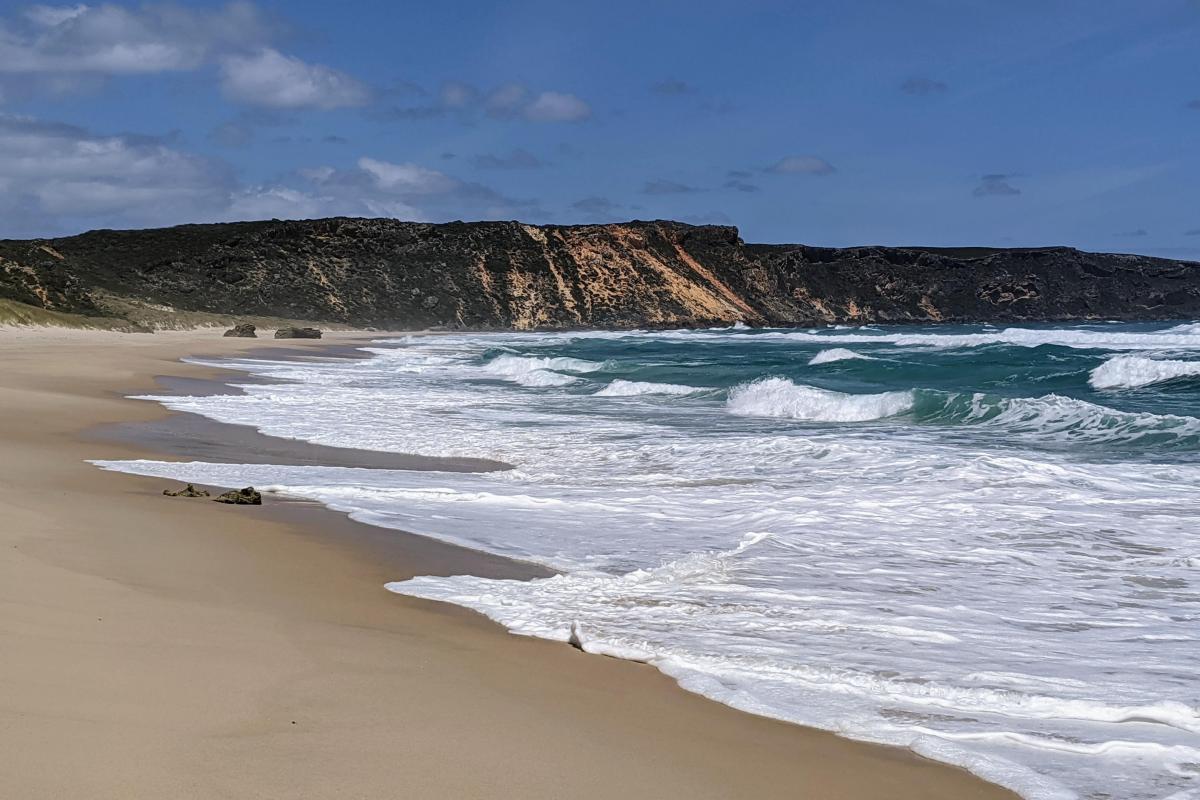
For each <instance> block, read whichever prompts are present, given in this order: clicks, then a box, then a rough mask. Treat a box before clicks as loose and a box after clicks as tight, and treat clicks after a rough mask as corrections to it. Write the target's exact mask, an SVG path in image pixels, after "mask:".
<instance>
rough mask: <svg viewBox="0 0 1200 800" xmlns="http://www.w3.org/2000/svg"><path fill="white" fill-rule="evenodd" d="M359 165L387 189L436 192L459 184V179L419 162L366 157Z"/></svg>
mask: <svg viewBox="0 0 1200 800" xmlns="http://www.w3.org/2000/svg"><path fill="white" fill-rule="evenodd" d="M358 167H359V169H361V170H363V171H364V172H366V173H367V174H368V175H370V176H371V178H372V179H373V181H374V183H375V185H376V186H377V187H378V188H380V189H384V190H387V191H393V192H405V193H412V194H436V193H440V192H448V191H451V190H453V189H454V188H455V187H457V186H458V181H456V180H455V179H454V178H451V177H450V176H449V175H446V174H445V173H442V172H438V171H437V170H435V169H428V168H426V167H422V166H420V165H418V164H412V163H406V164H393V163H391V162H389V161H377V160H376V159H373V158H365V157H364V158H360V159H359V160H358Z"/></svg>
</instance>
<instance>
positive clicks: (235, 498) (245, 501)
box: [213, 486, 262, 506]
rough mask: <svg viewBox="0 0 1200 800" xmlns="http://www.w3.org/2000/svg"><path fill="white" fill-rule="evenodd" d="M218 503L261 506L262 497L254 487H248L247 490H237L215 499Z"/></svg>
mask: <svg viewBox="0 0 1200 800" xmlns="http://www.w3.org/2000/svg"><path fill="white" fill-rule="evenodd" d="M213 500H214V501H216V502H218V503H228V504H229V505H232V506H261V505H262V495H261V494H260V493H259V492H258V491H256V490H255V488H254V487H253V486H247V487H246V488H245V489H235V490H233V491H232V492H225V493H224V494H219V495H217V496H216V497H214V498H213Z"/></svg>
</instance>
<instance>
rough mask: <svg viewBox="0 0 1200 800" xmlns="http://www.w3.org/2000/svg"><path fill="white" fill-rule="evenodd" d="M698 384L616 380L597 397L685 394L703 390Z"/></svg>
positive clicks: (597, 394) (597, 393)
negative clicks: (685, 384)
mask: <svg viewBox="0 0 1200 800" xmlns="http://www.w3.org/2000/svg"><path fill="white" fill-rule="evenodd" d="M702 391H704V389H701V388H699V387H696V386H683V385H681V384H678V383H649V382H646V381H625V380H620V379H618V380H615V381H613V382H612V383H610V384H608V385H607V386H605V387H604V388H603V389H601V390H600V391H598V392H596V396H597V397H635V396H637V395H643V394H673V395H685V394H695V393H696V392H702Z"/></svg>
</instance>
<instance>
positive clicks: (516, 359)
mask: <svg viewBox="0 0 1200 800" xmlns="http://www.w3.org/2000/svg"><path fill="white" fill-rule="evenodd" d="M603 366H604V365H603V364H598V363H596V362H595V361H584V360H583V359H580V358H537V357H534V356H497V357H496V358H493V359H492V360H491V361H489V362H488V363H486V364H484V365H483V371H484V373H486V374H488V375H491V376H494V377H497V378H500V379H501V380H506V381H512V382H513V383H519V384H521V385H522V386H566V385H567V384H571V383H575V381H577V380H579V379H578V378H577V377H575V376H574V375H564V374H562V373H563V372H564V371H565V372H595V371H596V370H598V369H600V368H601V367H603Z"/></svg>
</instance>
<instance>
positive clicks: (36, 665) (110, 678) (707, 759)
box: [0, 329, 1014, 800]
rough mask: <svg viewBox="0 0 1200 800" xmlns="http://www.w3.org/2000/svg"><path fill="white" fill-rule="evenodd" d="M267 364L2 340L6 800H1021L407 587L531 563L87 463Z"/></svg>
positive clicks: (238, 343) (101, 335)
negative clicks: (175, 488) (229, 368)
mask: <svg viewBox="0 0 1200 800" xmlns="http://www.w3.org/2000/svg"><path fill="white" fill-rule="evenodd" d="M329 338H331V339H332V340H333V342H332V344H334V345H335V346H336V345H338V344H341V345H346V344H354V343H355V342H356V341H357V340H356V339H355V335H354V334H334V335H333V336H331V337H329ZM275 345H276V346H282V347H286V348H288V349H289V350H292V351H294V352H295V354H297V355H305V354H308V355H318V354H321V353H323V352H325V351H326V350H325V349H326V348H328V347H329V346H330V342H329V340H328V339H327V340H326V341H325V342H323V343H322V342H313V341H304V340H297V341H287V342H285V343H282V344H281V343H275ZM256 346H261V343H256V342H255V341H253V340H239V339H223V338H221V337H220V335H219V333H218V332H214V331H211V330H209V331H195V332H174V333H158V334H154V335H145V334H119V333H105V332H96V331H66V330H53V331H51V330H29V329H26V330H15V329H4V330H0V364H2V365H3V369H0V411H2V413H0V441H2V442H3V445H2V447H0V508H2V513H3V520H4V521H3V524H0V553H3V557H0V752H2V753H3V754H4V757H3V762H2V763H0V796H3V797H13V798H18V797H19V798H30V799H34V798H58V797H81V798H123V799H124V798H142V797H147V798H150V797H154V798H159V797H170V798H191V797H195V798H219V797H229V798H254V797H262V798H276V797H294V798H333V797H338V798H360V797H361V798H366V797H371V798H378V797H413V798H424V797H430V798H443V797H445V798H503V797H522V798H565V797H572V798H593V797H594V798H600V797H633V798H636V797H688V798H731V797H761V798H770V797H780V798H783V797H800V798H846V799H847V800H849V799H850V798H855V799H866V798H893V799H895V800H907V799H909V798H911V800H917V798H921V799H922V800H931V799H936V798H946V799H947V800H950V799H951V798H953V800H969V799H970V798H980V799H985V798H1012V797H1014V795H1012V794H1011V793H1009V792H1007V791H1005V790H1003V789H999V788H997V787H994V786H991V785H989V784H987V783H985V782H983V781H982V780H980V779H978V778H976V777H974V776H972V775H970V774H968V773H967V772H965V771H963V770H960V769H957V768H954V767H949V766H945V765H942V764H937V763H934V762H931V761H928V760H925V759H923V758H921V757H919V756H916V755H914V754H912V753H909V752H907V751H903V750H900V749H895V748H889V747H881V746H875V745H869V744H863V743H858V742H852V741H848V740H844V739H840V738H838V737H836V736H834V735H832V734H829V733H825V732H821V731H814V730H810V729H806V728H802V727H799V726H794V725H789V724H785V723H781V722H777V721H773V720H768V719H764V718H760V717H754V716H750V715H747V714H743V713H741V712H738V711H735V710H733V709H731V708H728V707H726V706H722V705H719V704H717V703H714V702H711V701H709V700H706V699H704V698H702V697H699V696H697V695H693V694H689V693H687V692H685V691H683V690H682V689H680V688H679V687H678V686H677V685H676V684H675V683H674V681H672V680H671V679H670V678H668V677H666V676H664V675H662V674H660V673H659V672H657V671H656V670H654V669H653V668H651V667H649V666H647V665H642V664H635V663H631V662H627V661H619V660H616V659H609V658H604V657H599V656H589V655H585V654H583V653H580V652H578V651H576V650H574V649H572V648H570V647H568V646H565V645H563V644H560V643H553V642H548V641H543V640H536V639H530V638H524V637H516V636H511V635H509V634H507V633H506V632H505V631H504V630H503V629H502V628H500V627H499V626H497V625H494V624H492V623H490V622H488V621H487V620H485V619H484V618H483V617H481V616H478V615H475V614H473V613H471V612H468V611H465V610H463V609H460V608H457V607H452V606H448V605H443V604H438V603H432V602H428V601H422V600H416V599H412V598H404V597H399V596H397V595H394V594H391V593H389V592H387V591H386V590H385V589H384V584H385V583H386V582H387V581H392V580H397V579H403V578H405V577H410V576H413V575H421V574H435V575H439V574H440V575H449V574H461V573H470V574H478V575H485V576H493V577H530V576H534V575H537V574H540V568H537V567H534V566H532V565H527V564H521V563H518V562H511V561H506V560H504V559H500V558H496V557H492V556H488V555H484V554H480V553H476V552H473V551H467V550H463V549H460V548H456V547H453V546H451V545H446V544H441V543H438V542H435V541H432V540H428V539H424V538H421V537H416V536H410V535H405V534H399V533H397V532H395V531H384V530H380V529H375V528H371V527H368V526H365V525H360V524H358V523H355V522H352V521H350V520H348V519H346V518H345V517H343V516H342V515H340V514H337V513H334V512H331V511H328V510H326V509H324V508H322V507H319V506H316V505H312V504H308V503H301V502H292V501H283V500H280V499H279V498H273V497H268V498H267V501H266V505H264V506H262V507H253V508H241V507H227V506H222V505H220V504H217V503H211V502H207V501H205V500H202V499H182V498H165V497H163V496H162V494H161V492H162V489H163V488H165V487H166V485H167V484H166V483H165V482H164V481H162V480H157V479H148V478H139V477H133V476H129V475H122V474H117V473H109V472H103V471H101V470H98V469H96V468H95V467H93V466H91V465H89V464H87V463H86V461H85V460H86V459H108V458H140V457H161V456H162V452H161V451H155V450H150V449H146V448H145V447H140V446H137V445H135V444H132V443H127V442H126V443H123V442H121V441H114V440H113V439H112V438H111V437H101V436H98V435H96V434H95V433H94V430H95V428H96V426H99V425H111V424H112V423H123V424H124V423H133V422H140V421H151V420H162V419H163V418H165V417H167V416H168V414H167V412H165V411H164V410H163V409H162V408H161V407H160V406H158V405H156V404H152V403H148V402H138V401H132V400H127V399H125V396H126V395H128V394H136V393H139V392H146V391H149V390H153V389H155V388H156V386H157V383H156V378H158V377H159V376H164V375H170V376H180V377H184V378H196V379H212V378H217V377H219V376H220V373H219V372H218V371H216V370H212V369H209V368H205V367H199V366H194V365H188V364H183V363H180V361H179V359H180V358H181V357H184V356H187V355H223V354H233V353H239V352H246V351H250V350H252V349H253V348H255V347H256ZM234 430H240V429H234ZM189 431H190V432H189V436H195V437H197V439H198V440H199V439H200V438H202V437H203V429H202V428H200V427H193V428H189ZM246 433H247V436H246V441H247V442H254V441H255V438H254V436H251V435H250V432H249V431H247V432H246ZM219 438H221V440H222V441H224V440H227V439H228V438H229V436H228V435H227V434H223V435H222V437H219ZM214 440H215V439H214ZM208 444H209V445H212V442H208ZM277 444H278V441H277ZM213 446H215V445H213ZM278 446H280V447H281V450H282V449H286V448H284V446H283V445H278ZM295 447H296V448H297V449H300V448H303V445H300V444H296V445H295ZM172 457H186V456H182V455H181V453H179V452H174V453H172ZM207 457H211V453H209V454H208V456H207ZM227 458H228V459H229V460H236V458H237V456H236V453H235V452H230V453H228V454H227Z"/></svg>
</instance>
